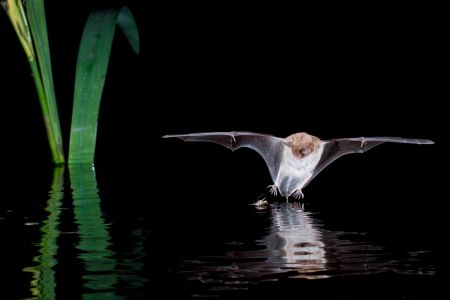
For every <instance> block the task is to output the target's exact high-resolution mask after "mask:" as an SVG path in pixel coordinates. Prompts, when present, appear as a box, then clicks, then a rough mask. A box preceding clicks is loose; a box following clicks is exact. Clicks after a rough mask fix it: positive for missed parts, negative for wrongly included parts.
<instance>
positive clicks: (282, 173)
mask: <svg viewBox="0 0 450 300" xmlns="http://www.w3.org/2000/svg"><path fill="white" fill-rule="evenodd" d="M163 138H179V139H181V140H183V141H186V142H212V143H216V144H219V145H222V146H225V147H227V148H228V149H231V150H232V151H234V150H236V149H239V148H242V147H246V148H250V149H253V150H255V151H256V152H258V153H259V154H260V155H261V156H262V158H263V159H264V161H265V162H266V165H267V168H268V169H269V172H270V176H271V178H272V182H273V184H272V185H269V188H270V192H271V193H272V194H273V195H278V194H279V195H281V196H284V197H286V198H288V197H291V196H292V197H294V198H297V199H299V198H303V197H304V194H303V191H302V190H303V188H304V187H306V186H307V185H308V184H309V183H310V182H311V180H312V179H314V177H316V176H317V174H319V173H320V172H321V171H322V170H323V169H325V168H326V167H327V166H328V165H329V164H331V163H332V162H333V161H335V160H336V159H338V158H339V157H341V156H343V155H346V154H351V153H364V152H366V151H367V150H370V149H372V148H373V147H375V146H378V145H381V144H383V143H402V144H434V142H433V141H431V140H425V139H408V138H401V137H369V138H366V137H357V138H341V139H332V140H324V141H322V140H321V139H319V138H318V137H315V136H313V135H310V134H308V133H305V132H299V133H294V134H292V135H290V136H288V137H286V138H280V137H276V136H272V135H268V134H262V133H253V132H234V131H233V132H202V133H191V134H174V135H165V136H163Z"/></svg>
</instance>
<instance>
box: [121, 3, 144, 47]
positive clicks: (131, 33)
mask: <svg viewBox="0 0 450 300" xmlns="http://www.w3.org/2000/svg"><path fill="white" fill-rule="evenodd" d="M117 25H118V26H119V28H120V29H122V32H123V33H124V34H125V36H126V37H127V39H128V42H130V45H131V48H133V50H134V52H135V53H136V54H139V48H140V44H139V32H138V29H137V25H136V21H135V20H134V17H133V13H132V12H131V10H130V9H129V8H128V7H126V6H125V7H123V8H122V9H121V10H120V12H119V15H118V17H117Z"/></svg>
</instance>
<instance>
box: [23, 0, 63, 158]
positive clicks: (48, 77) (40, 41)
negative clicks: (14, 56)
mask: <svg viewBox="0 0 450 300" xmlns="http://www.w3.org/2000/svg"><path fill="white" fill-rule="evenodd" d="M26 11H27V16H28V21H29V24H30V28H31V33H32V35H33V41H34V48H35V51H36V56H37V61H38V63H39V71H40V74H41V79H42V84H43V88H44V92H45V99H46V101H45V102H46V103H45V104H46V106H47V111H48V119H49V124H50V126H51V130H50V131H51V134H52V139H54V141H55V144H56V145H55V146H56V155H57V156H56V157H55V158H54V160H55V162H56V163H63V162H64V152H63V145H62V136H61V126H60V122H59V117H58V108H57V105H56V97H55V90H54V85H53V75H52V65H51V60H50V48H49V43H48V34H47V24H46V17H45V8H44V1H43V0H28V1H27V2H26ZM45 117H46V116H44V118H45Z"/></svg>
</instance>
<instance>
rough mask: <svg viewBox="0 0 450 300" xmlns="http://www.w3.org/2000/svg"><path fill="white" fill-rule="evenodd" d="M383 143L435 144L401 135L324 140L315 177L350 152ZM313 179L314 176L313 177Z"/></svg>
mask: <svg viewBox="0 0 450 300" xmlns="http://www.w3.org/2000/svg"><path fill="white" fill-rule="evenodd" d="M383 143H401V144H434V142H433V141H430V140H423V139H405V138H400V137H371V138H365V137H359V138H346V139H334V140H327V141H324V148H323V152H322V156H321V159H320V161H319V163H318V164H317V166H316V168H315V169H314V175H313V177H315V176H316V175H317V174H319V173H320V172H321V171H322V170H323V169H324V168H325V167H327V166H328V165H329V164H331V163H332V162H333V161H335V160H336V159H338V158H339V157H341V156H343V155H346V154H350V153H364V152H366V151H367V150H370V149H372V148H373V147H375V146H378V145H381V144H383ZM311 179H312V178H311Z"/></svg>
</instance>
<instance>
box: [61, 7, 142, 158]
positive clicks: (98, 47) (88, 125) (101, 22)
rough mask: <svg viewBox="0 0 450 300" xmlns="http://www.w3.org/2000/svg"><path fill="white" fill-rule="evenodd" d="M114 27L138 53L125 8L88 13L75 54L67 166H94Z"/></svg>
mask: <svg viewBox="0 0 450 300" xmlns="http://www.w3.org/2000/svg"><path fill="white" fill-rule="evenodd" d="M116 23H117V24H119V25H120V26H121V28H122V30H124V32H125V35H126V36H127V38H128V40H129V41H130V44H131V45H132V47H133V49H134V50H135V51H139V37H138V33H137V28H136V23H135V22H134V18H133V15H132V14H131V12H130V11H129V9H128V8H126V7H124V8H122V9H120V10H97V11H93V12H92V13H91V15H90V16H89V18H88V20H87V22H86V26H85V28H84V31H83V36H82V38H81V43H80V50H79V52H78V61H77V70H76V77H75V94H74V104H73V113H72V127H71V132H70V145H69V164H77V163H91V164H92V163H93V162H94V154H95V144H96V139H97V122H98V114H99V109H100V100H101V97H102V92H103V86H104V83H105V78H106V72H107V69H108V61H109V57H110V54H111V47H112V41H113V37H114V32H115V28H116Z"/></svg>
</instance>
